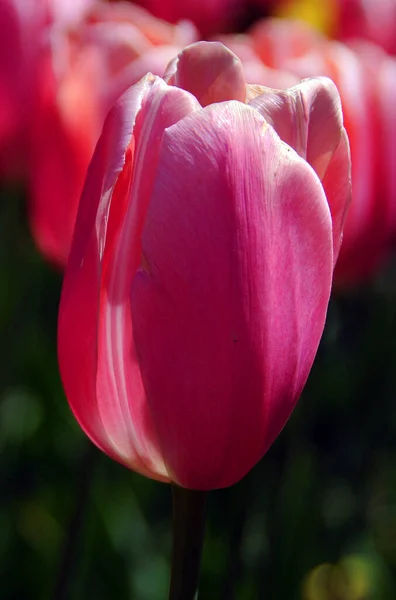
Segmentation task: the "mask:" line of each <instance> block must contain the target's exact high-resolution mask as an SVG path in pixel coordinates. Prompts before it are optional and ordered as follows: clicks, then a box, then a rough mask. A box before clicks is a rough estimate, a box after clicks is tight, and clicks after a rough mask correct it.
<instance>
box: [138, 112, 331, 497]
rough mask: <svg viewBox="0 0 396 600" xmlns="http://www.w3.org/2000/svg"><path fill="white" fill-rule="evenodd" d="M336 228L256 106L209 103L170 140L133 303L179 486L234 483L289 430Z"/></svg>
mask: <svg viewBox="0 0 396 600" xmlns="http://www.w3.org/2000/svg"><path fill="white" fill-rule="evenodd" d="M184 206H186V207H188V210H183V207H184ZM331 229H332V226H331V217H330V212H329V208H328V205H327V202H326V198H325V196H324V192H323V188H322V186H321V184H320V181H319V179H318V178H317V176H316V175H315V173H314V172H313V170H312V169H311V167H310V166H309V165H307V164H306V163H305V161H303V160H302V159H301V158H300V157H299V156H298V155H297V154H296V153H295V152H294V151H293V150H292V149H291V148H289V147H288V146H287V145H286V144H284V143H283V142H281V140H280V139H279V137H278V136H277V135H276V133H275V132H274V130H273V129H272V127H270V126H269V125H268V124H267V123H266V122H265V121H264V119H263V118H262V117H261V116H260V115H259V114H258V113H257V112H256V111H254V110H253V109H251V108H250V107H248V106H245V105H242V104H240V103H236V102H225V103H222V104H218V105H211V106H208V107H206V108H205V109H203V110H202V111H198V112H196V113H194V114H193V115H190V116H188V117H186V118H185V119H183V120H181V121H180V122H178V123H177V124H176V125H174V126H172V127H170V128H169V129H168V130H167V131H166V132H165V135H164V139H163V146H162V150H161V154H160V158H159V163H158V167H157V173H156V179H155V183H154V188H153V193H152V197H151V200H150V205H149V209H148V212H147V217H146V222H145V226H144V230H143V236H142V246H143V250H142V259H141V267H140V269H139V271H138V272H137V274H136V276H135V278H134V281H133V283H132V291H131V306H132V315H133V326H134V329H133V331H134V338H135V343H136V348H137V350H138V354H139V362H140V366H141V372H142V377H143V382H144V386H145V390H146V394H147V401H148V403H149V405H150V410H151V413H152V416H153V421H154V424H155V428H156V431H157V433H158V436H159V439H160V443H161V447H162V448H163V451H164V458H165V462H166V464H167V467H168V472H169V473H170V475H171V477H172V478H176V479H177V481H178V482H179V483H181V484H182V485H184V486H186V487H190V488H195V489H211V488H217V487H223V486H227V485H231V484H233V483H235V482H236V481H238V480H239V479H240V478H241V477H243V476H244V475H245V474H246V473H247V472H248V470H249V469H250V468H251V467H252V466H253V465H254V464H255V463H256V462H257V461H258V460H259V459H260V458H261V456H262V455H263V454H264V452H265V451H266V450H267V448H268V447H269V445H270V444H271V443H272V442H273V440H274V439H275V437H276V436H277V435H278V433H279V432H280V430H281V429H282V427H283V426H284V424H285V422H286V420H287V419H288V417H289V415H290V413H291V411H292V409H293V407H294V405H295V403H296V401H297V399H298V396H299V394H300V392H301V390H302V387H303V385H304V383H305V380H306V378H307V376H308V372H309V370H310V368H311V365H312V361H313V359H314V356H315V353H316V349H317V346H318V344H319V340H320V336H321V334H322V330H323V326H324V321H325V315H326V309H327V302H328V299H329V294H330V287H331V279H332V267H333V256H332V234H331Z"/></svg>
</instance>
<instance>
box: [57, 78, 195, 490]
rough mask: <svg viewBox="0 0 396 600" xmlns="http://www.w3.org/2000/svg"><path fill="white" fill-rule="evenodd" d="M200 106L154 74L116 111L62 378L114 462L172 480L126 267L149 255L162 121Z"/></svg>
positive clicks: (85, 205)
mask: <svg viewBox="0 0 396 600" xmlns="http://www.w3.org/2000/svg"><path fill="white" fill-rule="evenodd" d="M167 92H169V93H167ZM194 108H199V105H198V103H197V102H196V100H195V99H194V98H193V97H192V96H190V95H189V94H187V93H185V92H183V91H182V90H177V89H175V88H168V86H166V84H165V83H164V82H163V81H162V80H160V79H159V78H155V77H153V76H147V77H146V78H144V79H143V80H142V81H141V82H139V84H137V85H136V86H133V87H132V88H130V90H128V92H126V93H125V94H124V95H123V96H122V97H121V99H120V101H119V102H118V104H117V105H116V107H115V108H114V109H113V110H112V111H111V113H110V115H109V117H108V119H107V121H106V124H105V126H104V130H103V134H102V137H101V139H100V142H99V144H98V147H97V149H96V152H95V156H94V158H93V161H92V164H91V167H90V171H89V175H88V178H87V182H86V186H85V189H84V193H83V196H82V199H81V204H80V209H79V214H78V217H77V225H76V235H75V238H74V240H73V246H72V251H71V255H70V260H69V265H68V269H67V271H66V277H65V282H64V287H63V291H62V301H61V307H60V317H59V340H58V348H59V362H60V367H61V374H62V379H63V382H64V386H65V390H66V394H67V397H68V399H69V402H70V405H71V407H72V410H73V412H74V414H75V416H76V418H77V419H78V421H79V423H80V425H81V426H82V428H83V429H84V431H86V433H87V435H89V437H90V438H91V439H92V440H93V441H94V442H95V443H96V444H97V445H98V446H99V447H100V448H101V449H102V450H104V451H105V452H107V453H108V454H109V455H110V456H111V457H112V458H115V459H116V460H119V461H120V462H123V463H124V464H126V465H127V466H129V467H131V468H133V469H134V470H136V471H138V472H140V473H143V474H145V475H147V476H148V477H155V478H156V479H162V480H167V479H168V476H167V472H166V468H165V466H164V464H163V461H162V458H161V452H160V449H159V447H158V443H157V439H156V435H155V432H154V430H153V427H152V423H151V417H150V414H149V413H148V406H147V402H146V401H145V397H144V390H143V386H142V383H141V376H140V371H139V366H138V363H137V360H136V352H135V348H134V344H133V339H132V334H131V329H132V324H131V322H130V317H128V315H127V314H126V310H125V303H127V304H128V303H129V288H127V287H126V286H127V282H128V277H129V281H130V279H131V277H132V275H131V273H130V272H129V271H127V272H126V271H125V270H126V269H130V268H133V264H134V263H136V262H138V261H139V257H140V241H139V238H138V235H136V237H135V236H134V234H137V231H136V229H138V228H139V226H141V225H139V222H140V221H139V220H140V219H141V218H142V212H143V213H144V210H145V201H146V194H145V192H146V191H147V190H148V189H149V185H150V169H155V148H156V145H155V144H156V143H158V139H160V127H159V125H158V124H156V122H155V121H156V115H158V120H159V121H160V123H162V124H163V125H164V126H166V125H169V124H172V123H174V122H175V121H176V120H177V119H178V118H180V117H181V116H184V115H185V114H187V113H188V112H191V110H194ZM153 136H154V137H153ZM156 136H157V139H156ZM137 157H138V158H137ZM144 161H146V162H144ZM143 163H144V164H145V165H148V169H146V170H144V169H142V164H143ZM146 177H147V179H146ZM135 219H137V221H138V224H137V225H136V223H135ZM126 225H127V228H126ZM128 228H129V229H128ZM136 256H137V257H138V258H136ZM124 295H126V298H124ZM128 312H129V311H128ZM120 327H121V328H122V336H120V333H121V330H120ZM121 338H122V339H121ZM125 361H127V365H125V364H124V362H125Z"/></svg>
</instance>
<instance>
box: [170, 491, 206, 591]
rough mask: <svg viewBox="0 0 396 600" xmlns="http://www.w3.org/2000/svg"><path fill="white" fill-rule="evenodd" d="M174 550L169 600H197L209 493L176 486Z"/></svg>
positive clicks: (174, 493) (174, 494) (174, 495)
mask: <svg viewBox="0 0 396 600" xmlns="http://www.w3.org/2000/svg"><path fill="white" fill-rule="evenodd" d="M172 496H173V528H172V529H173V549H172V571H171V583H170V591H169V600H196V598H197V594H198V580H199V570H200V564H201V555H202V547H203V541H204V535H205V512H206V511H205V508H206V496H207V492H202V491H197V490H188V489H186V488H182V487H179V486H177V485H172Z"/></svg>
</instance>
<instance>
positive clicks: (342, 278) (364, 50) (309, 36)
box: [246, 19, 396, 286]
mask: <svg viewBox="0 0 396 600" xmlns="http://www.w3.org/2000/svg"><path fill="white" fill-rule="evenodd" d="M246 40H247V42H246V43H248V45H249V47H250V49H251V51H252V52H254V53H255V55H256V56H258V57H260V59H261V60H262V61H263V64H264V65H265V66H266V67H267V68H271V69H272V70H275V71H276V70H280V72H282V73H284V72H286V73H290V74H293V75H294V76H295V77H297V78H298V79H303V78H305V77H312V76H319V75H325V76H328V77H330V78H331V79H332V80H333V81H334V82H335V84H336V85H337V88H338V91H339V93H340V96H341V101H342V109H343V114H344V122H345V128H346V130H347V132H348V136H349V141H350V145H351V156H352V182H353V186H352V187H353V202H352V206H351V209H350V211H349V214H348V218H347V221H346V224H345V228H344V241H343V244H342V248H341V252H340V256H339V259H338V263H337V267H336V271H335V281H336V283H337V284H339V285H342V286H345V285H351V284H355V283H358V282H359V281H362V280H364V279H366V278H368V277H371V276H372V275H373V274H374V273H375V271H376V270H377V269H378V267H379V266H380V265H381V264H382V263H383V261H384V259H385V257H386V255H387V254H388V253H389V249H390V247H391V245H392V243H393V241H394V237H395V232H396V195H395V194H396V177H395V171H394V168H393V157H394V156H395V154H396V144H395V141H394V140H395V135H394V132H395V126H396V113H395V106H394V102H393V100H392V98H393V96H394V89H393V88H394V87H395V84H394V81H395V79H394V74H395V73H396V63H395V60H394V59H393V58H391V57H389V56H387V55H386V54H385V52H384V51H383V50H381V49H380V48H379V47H375V46H374V45H369V44H363V43H360V44H354V45H349V46H347V45H345V44H342V43H340V42H335V41H330V40H328V39H327V38H325V37H324V36H322V35H321V34H320V33H319V32H317V31H316V30H313V29H311V28H310V27H309V26H308V25H306V24H303V23H302V22H297V21H288V20H285V19H284V20H276V19H272V20H271V19H267V20H263V21H260V22H258V23H256V24H255V25H254V26H253V27H252V29H251V31H250V32H249V34H248V35H246ZM262 83H265V80H262ZM280 83H281V84H282V81H280ZM281 87H283V86H282V85H281Z"/></svg>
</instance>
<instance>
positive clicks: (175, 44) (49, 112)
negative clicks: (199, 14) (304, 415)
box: [29, 3, 195, 267]
mask: <svg viewBox="0 0 396 600" xmlns="http://www.w3.org/2000/svg"><path fill="white" fill-rule="evenodd" d="M194 36H195V30H194V28H193V27H192V26H191V27H190V26H189V25H188V24H183V25H181V26H180V27H179V26H173V25H170V24H167V23H164V22H162V21H159V20H158V19H156V18H155V17H153V16H151V15H150V14H149V13H147V12H146V11H145V10H143V9H141V8H140V7H136V6H133V5H128V4H125V3H118V4H114V5H112V6H110V5H107V4H105V3H95V4H94V5H93V6H92V7H91V9H90V11H88V12H87V13H86V14H85V15H84V18H83V19H80V20H77V22H75V23H74V24H73V25H68V26H65V25H64V24H62V23H59V22H57V23H55V24H54V25H53V27H52V28H51V29H50V30H49V32H48V35H47V39H46V41H45V42H44V43H43V44H42V47H41V51H40V61H39V65H38V70H37V77H36V81H35V91H34V96H33V98H34V100H33V114H34V120H33V124H32V128H31V139H30V143H31V148H32V150H31V162H30V165H29V167H30V168H29V173H30V219H31V226H32V229H33V234H34V237H35V240H36V242H37V244H38V246H39V248H40V250H41V252H42V253H43V254H44V256H45V257H46V258H47V259H49V260H50V261H51V262H53V263H55V264H56V265H58V266H60V267H64V266H65V264H66V261H67V257H68V254H69V250H70V244H71V238H72V234H73V228H74V222H75V218H76V213H77V207H78V202H79V199H80V196H81V191H82V187H83V183H84V178H85V175H86V171H87V167H88V164H89V161H90V159H91V157H92V153H93V150H94V147H95V144H96V142H97V139H98V137H99V134H100V131H101V128H102V125H103V121H104V118H105V116H106V114H107V112H108V110H109V109H110V107H111V106H112V104H113V103H114V102H115V100H116V98H117V97H118V96H119V95H120V94H121V92H123V91H124V90H125V89H126V88H127V87H128V86H129V85H131V84H132V83H135V82H136V81H137V80H139V79H140V78H141V77H142V76H143V75H144V74H145V73H146V72H147V71H152V72H154V73H162V72H163V70H164V68H165V66H166V64H167V62H168V61H169V60H170V58H171V57H172V56H174V55H175V54H176V53H177V51H178V50H179V48H180V47H181V46H184V45H185V44H186V43H190V42H191V41H193V39H194Z"/></svg>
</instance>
